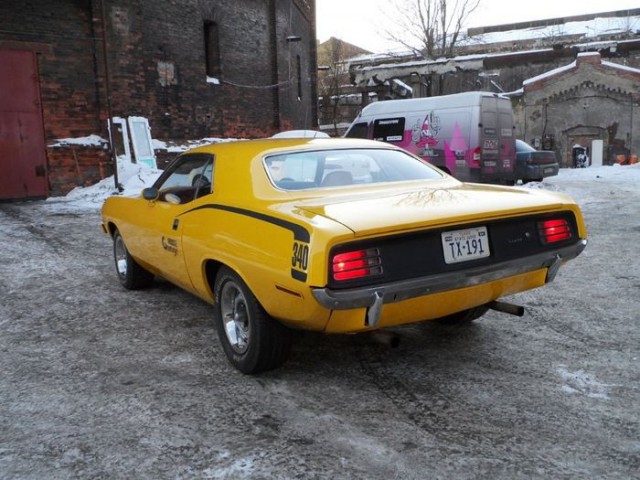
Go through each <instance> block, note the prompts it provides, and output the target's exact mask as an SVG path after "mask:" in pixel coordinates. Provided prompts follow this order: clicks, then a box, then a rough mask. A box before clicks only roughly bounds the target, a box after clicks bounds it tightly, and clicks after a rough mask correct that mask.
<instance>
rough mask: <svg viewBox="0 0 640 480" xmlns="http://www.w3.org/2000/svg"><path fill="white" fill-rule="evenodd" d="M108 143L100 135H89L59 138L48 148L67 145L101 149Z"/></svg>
mask: <svg viewBox="0 0 640 480" xmlns="http://www.w3.org/2000/svg"><path fill="white" fill-rule="evenodd" d="M108 143H109V142H108V140H105V139H104V138H102V137H101V136H100V135H89V136H87V137H75V138H59V139H57V140H56V141H55V142H54V143H52V144H50V145H49V146H50V147H63V146H67V145H78V146H81V147H102V146H105V145H107V144H108Z"/></svg>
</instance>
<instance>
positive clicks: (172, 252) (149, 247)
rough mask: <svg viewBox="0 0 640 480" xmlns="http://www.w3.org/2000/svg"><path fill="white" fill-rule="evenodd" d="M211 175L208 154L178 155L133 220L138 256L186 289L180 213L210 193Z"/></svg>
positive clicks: (211, 166) (188, 283)
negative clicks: (146, 205) (135, 219)
mask: <svg viewBox="0 0 640 480" xmlns="http://www.w3.org/2000/svg"><path fill="white" fill-rule="evenodd" d="M212 177H213V156H212V155H209V154H186V155H182V156H181V157H179V158H178V159H177V160H176V161H175V162H174V163H172V164H171V166H170V167H169V168H168V169H167V170H166V171H165V173H164V174H163V175H162V176H161V177H160V178H159V179H158V181H157V182H156V183H155V184H154V187H153V188H154V189H156V193H157V195H156V198H155V199H154V200H149V201H148V208H147V209H146V210H145V212H144V213H142V212H141V214H140V216H139V217H140V218H139V219H138V221H137V224H138V225H139V229H138V235H137V236H138V239H137V243H138V245H139V246H140V248H139V252H140V253H139V256H140V258H141V259H142V260H143V261H144V262H147V263H149V264H151V265H154V266H156V267H157V269H158V270H159V271H160V273H161V275H162V276H163V277H165V278H166V279H167V280H169V281H171V282H173V283H176V284H178V285H180V286H182V287H184V288H187V289H189V290H191V289H193V286H192V285H191V281H190V280H189V275H188V273H187V268H186V265H185V260H184V251H183V249H182V247H183V243H182V231H183V224H182V219H181V218H180V216H181V215H182V214H183V213H184V212H186V211H187V210H189V209H192V208H194V203H197V200H198V199H199V198H201V197H203V196H204V195H207V194H209V193H211V183H212Z"/></svg>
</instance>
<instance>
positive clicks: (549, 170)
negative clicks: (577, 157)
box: [543, 167, 553, 173]
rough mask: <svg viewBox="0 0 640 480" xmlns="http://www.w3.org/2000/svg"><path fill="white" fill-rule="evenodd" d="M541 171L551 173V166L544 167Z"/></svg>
mask: <svg viewBox="0 0 640 480" xmlns="http://www.w3.org/2000/svg"><path fill="white" fill-rule="evenodd" d="M543 172H544V173H553V167H550V168H545V169H544V170H543Z"/></svg>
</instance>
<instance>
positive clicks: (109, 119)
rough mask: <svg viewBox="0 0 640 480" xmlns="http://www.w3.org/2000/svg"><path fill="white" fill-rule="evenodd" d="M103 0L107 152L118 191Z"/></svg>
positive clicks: (119, 190)
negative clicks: (107, 128) (107, 131)
mask: <svg viewBox="0 0 640 480" xmlns="http://www.w3.org/2000/svg"><path fill="white" fill-rule="evenodd" d="M104 3H105V0H100V10H101V11H100V14H101V15H100V16H101V17H102V60H103V63H104V89H105V95H106V97H107V98H106V102H105V105H106V109H107V122H108V124H109V152H110V153H111V163H112V165H113V181H114V183H115V188H116V190H117V191H118V192H122V190H123V188H122V186H121V185H120V181H119V179H118V155H117V152H116V148H115V146H114V144H113V143H114V142H113V132H114V128H115V127H114V124H113V120H112V119H113V116H112V115H111V83H110V80H109V57H108V54H107V50H108V49H107V14H106V9H105V6H104Z"/></svg>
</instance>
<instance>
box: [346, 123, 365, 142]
mask: <svg viewBox="0 0 640 480" xmlns="http://www.w3.org/2000/svg"><path fill="white" fill-rule="evenodd" d="M345 137H347V138H368V137H369V125H368V124H367V123H366V122H362V123H356V124H355V125H353V126H352V127H351V128H350V129H349V131H348V132H347V134H346V135H345Z"/></svg>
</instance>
